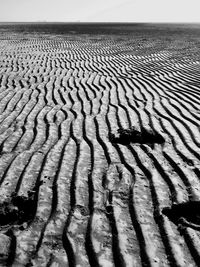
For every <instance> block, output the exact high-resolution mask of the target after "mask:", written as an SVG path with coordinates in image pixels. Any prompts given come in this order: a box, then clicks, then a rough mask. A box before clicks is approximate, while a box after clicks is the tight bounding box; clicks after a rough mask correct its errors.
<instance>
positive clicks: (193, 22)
mask: <svg viewBox="0 0 200 267" xmlns="http://www.w3.org/2000/svg"><path fill="white" fill-rule="evenodd" d="M0 23H2V24H3V23H18V24H19V23H38V24H43V23H46V24H48V23H49V24H50V23H58V24H59V23H63V24H65V23H66V24H67V23H68V24H94V23H98V24H117V23H120V24H156V23H158V24H200V21H199V22H196V21H78V20H77V21H45V20H44V21H42V20H41V21H40V20H38V21H0Z"/></svg>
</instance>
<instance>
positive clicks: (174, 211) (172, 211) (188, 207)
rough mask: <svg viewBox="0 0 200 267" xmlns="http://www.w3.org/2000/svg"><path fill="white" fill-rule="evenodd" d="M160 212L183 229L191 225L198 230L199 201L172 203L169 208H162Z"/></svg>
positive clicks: (199, 225)
mask: <svg viewBox="0 0 200 267" xmlns="http://www.w3.org/2000/svg"><path fill="white" fill-rule="evenodd" d="M162 213H163V214H164V215H165V216H167V217H168V218H169V219H170V220H171V221H172V222H173V223H174V224H176V225H177V226H178V227H179V230H183V229H184V228H185V227H191V228H193V229H195V230H198V231H200V201H190V202H186V203H180V204H173V205H172V207H171V208H169V207H166V208H163V210H162Z"/></svg>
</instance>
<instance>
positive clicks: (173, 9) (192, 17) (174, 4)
mask: <svg viewBox="0 0 200 267" xmlns="http://www.w3.org/2000/svg"><path fill="white" fill-rule="evenodd" d="M0 21H1V22H5V21H16V22H18V21H19V22H20V21H27V22H35V21H36V22H38V21H40V22H43V21H47V22H52V21H54V22H79V21H80V22H200V12H199V0H0Z"/></svg>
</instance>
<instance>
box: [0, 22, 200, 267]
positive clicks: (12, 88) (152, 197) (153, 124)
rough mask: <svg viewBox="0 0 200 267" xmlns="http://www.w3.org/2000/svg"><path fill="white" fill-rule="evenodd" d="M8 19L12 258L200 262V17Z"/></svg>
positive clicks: (5, 157)
mask: <svg viewBox="0 0 200 267" xmlns="http://www.w3.org/2000/svg"><path fill="white" fill-rule="evenodd" d="M1 27H2V26H1ZM1 27H0V31H1V36H0V243H1V245H0V250H1V251H0V266H6V265H10V264H12V266H40V267H42V266H52V267H53V266H70V267H71V266H83V267H85V266H92V267H94V266H95V267H96V266H105V267H110V266H130V267H133V266H158V267H160V266H186V267H188V266H199V262H200V246H199V244H200V232H199V228H200V204H199V203H200V124H199V122H200V72H199V67H200V61H199V60H200V53H199V45H200V42H199V36H200V35H199V33H200V29H199V28H198V27H197V28H192V26H187V27H186V26H185V28H184V27H180V28H178V26H173V27H172V26H166V25H165V26H162V25H160V26H156V25H150V26H144V25H143V26H141V25H139V26H138V25H136V26H134V25H132V26H131V25H129V26H128V28H127V30H126V27H125V26H124V28H123V27H122V28H120V26H119V25H118V26H116V25H115V26H112V25H110V26H109V25H107V26H106V25H104V26H101V27H102V28H101V30H100V32H99V33H97V34H96V32H97V30H96V31H95V28H92V30H91V28H90V27H89V26H88V27H89V28H87V25H85V26H84V25H83V26H81V27H82V30H81V28H78V26H77V25H76V27H77V29H76V28H75V30H73V31H72V30H66V32H64V33H63V32H62V34H61V33H60V32H59V33H57V34H56V26H55V28H54V31H52V33H51V30H50V29H48V31H49V32H46V31H45V30H44V32H42V30H41V29H40V30H37V28H36V29H34V31H33V29H32V30H31V29H28V30H27V31H25V32H23V31H22V30H20V29H21V28H20V27H19V29H18V28H17V29H15V28H11V29H10V28H9V30H8V29H5V28H3V29H2V28H1ZM24 27H25V26H24ZM71 27H72V26H71ZM84 27H85V28H84ZM95 27H97V26H95ZM112 27H113V28H112ZM170 27H172V28H170ZM33 28H34V27H33ZM44 28H45V27H44ZM72 28H73V27H72ZM87 31H88V32H87ZM119 129H121V133H122V135H123V134H124V133H127V132H128V131H131V129H132V130H134V131H136V130H137V131H138V132H141V131H143V130H145V131H146V132H149V133H154V132H157V133H158V134H159V135H161V136H162V137H163V140H164V142H161V143H159V142H158V143H157V142H154V143H153V144H150V143H149V142H148V140H146V141H144V142H137V141H136V142H132V141H130V142H125V143H124V144H122V143H120V142H118V140H119V132H118V130H119ZM126 130H127V131H126ZM134 131H133V138H134ZM128 133H129V132H128ZM113 136H114V137H113ZM116 136H118V137H116ZM111 137H112V138H111ZM115 137H116V139H115ZM122 137H123V136H122ZM124 137H125V139H126V138H127V135H126V134H125V135H124ZM182 203H185V204H183V205H182ZM187 205H188V206H187ZM167 208H168V209H167ZM174 210H175V211H174ZM170 214H171V215H170Z"/></svg>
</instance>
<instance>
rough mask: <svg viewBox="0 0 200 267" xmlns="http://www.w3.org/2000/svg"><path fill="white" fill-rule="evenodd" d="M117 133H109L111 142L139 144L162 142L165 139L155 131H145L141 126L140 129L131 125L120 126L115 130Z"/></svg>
mask: <svg viewBox="0 0 200 267" xmlns="http://www.w3.org/2000/svg"><path fill="white" fill-rule="evenodd" d="M117 133H118V134H117V135H114V134H110V135H109V140H110V142H111V143H118V144H122V145H129V144H130V143H139V144H150V145H152V144H155V143H157V144H163V143H164V142H165V139H164V138H163V136H162V135H160V134H159V133H157V132H156V131H153V130H151V131H147V130H146V129H144V128H141V131H137V130H135V129H134V128H133V127H132V128H130V129H124V128H120V129H118V130H117Z"/></svg>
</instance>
